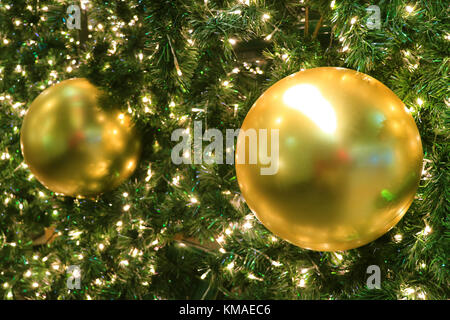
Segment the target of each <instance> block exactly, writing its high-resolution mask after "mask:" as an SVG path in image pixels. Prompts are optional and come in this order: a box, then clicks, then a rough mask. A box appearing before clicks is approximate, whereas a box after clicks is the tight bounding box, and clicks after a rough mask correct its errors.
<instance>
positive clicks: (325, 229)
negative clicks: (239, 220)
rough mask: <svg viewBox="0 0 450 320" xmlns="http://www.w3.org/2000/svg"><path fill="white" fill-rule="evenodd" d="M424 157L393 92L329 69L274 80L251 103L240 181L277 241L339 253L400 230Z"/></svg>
mask: <svg viewBox="0 0 450 320" xmlns="http://www.w3.org/2000/svg"><path fill="white" fill-rule="evenodd" d="M261 129H266V130H267V131H266V132H265V131H260V130H261ZM251 131H254V132H256V137H257V138H255V136H254V135H252V134H250V133H251ZM277 132H278V136H277V134H276V133H277ZM271 133H272V134H273V136H272V135H271ZM264 136H266V137H267V139H266V140H267V141H266V142H267V143H265V140H264V139H261V138H264ZM277 138H278V139H277ZM266 145H267V148H266V149H267V150H266V149H265V148H264V147H265V146H266ZM277 146H278V153H277ZM255 147H256V148H255ZM252 148H253V149H252ZM271 153H272V154H271ZM252 154H253V155H254V157H255V160H254V161H253V163H252V161H251V156H252ZM276 156H278V157H276ZM422 157H423V154H422V144H421V141H420V136H419V132H418V130H417V127H416V124H415V123H414V120H413V118H412V116H411V115H410V114H409V113H408V112H407V111H406V110H405V106H404V104H403V103H402V101H401V100H400V99H399V98H398V97H397V96H396V95H395V94H394V93H393V92H392V91H391V90H389V89H388V88H387V87H386V86H385V85H383V84H382V83H381V82H379V81H378V80H376V79H374V78H372V77H370V76H368V75H366V74H363V73H360V72H356V71H353V70H349V69H344V68H332V67H324V68H314V69H309V70H305V71H301V72H298V73H295V74H293V75H290V76H288V77H286V78H284V79H282V80H280V81H278V82H277V83H275V84H274V85H273V86H271V87H270V88H269V89H268V90H267V91H266V92H264V93H263V95H262V96H261V97H260V98H259V99H258V100H257V101H256V102H255V104H254V105H253V107H252V108H251V109H250V111H249V112H248V114H247V116H246V118H245V120H244V122H243V124H242V128H241V131H240V133H239V136H238V141H237V152H236V174H237V179H238V183H239V187H240V189H241V191H242V194H243V197H244V198H245V200H246V201H247V204H248V206H249V208H250V209H251V210H252V211H253V212H254V213H255V215H256V216H257V217H258V219H259V220H260V221H261V222H262V223H263V224H264V225H265V226H266V227H267V228H268V229H269V230H270V231H272V232H273V233H274V234H276V235H278V236H279V237H281V238H283V239H285V240H287V241H289V242H291V243H293V244H295V245H297V246H299V247H302V248H306V249H312V250H318V251H340V250H348V249H352V248H356V247H359V246H362V245H365V244H367V243H369V242H371V241H373V240H375V239H377V238H378V237H380V236H381V235H383V234H384V233H386V232H387V231H388V230H389V229H391V228H392V227H393V226H395V225H396V224H397V222H398V221H399V220H400V219H401V218H402V216H403V215H404V214H405V213H406V211H407V210H408V208H409V206H410V205H411V203H412V201H413V199H414V195H415V193H416V190H417V187H418V184H419V180H420V176H421V172H422V170H421V169H422ZM276 159H278V161H276ZM275 162H278V163H276V164H275V165H274V163H275ZM270 167H272V169H270ZM264 169H265V170H264Z"/></svg>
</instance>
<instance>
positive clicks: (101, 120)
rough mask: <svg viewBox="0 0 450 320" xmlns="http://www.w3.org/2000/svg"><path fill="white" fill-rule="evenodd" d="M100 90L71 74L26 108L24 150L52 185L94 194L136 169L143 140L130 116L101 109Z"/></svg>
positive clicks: (35, 171) (79, 194) (29, 161)
mask: <svg viewBox="0 0 450 320" xmlns="http://www.w3.org/2000/svg"><path fill="white" fill-rule="evenodd" d="M99 95H100V91H99V90H98V89H97V88H96V87H95V86H93V85H92V84H90V83H89V82H88V81H87V80H86V79H70V80H66V81H63V82H61V83H59V84H57V85H54V86H52V87H50V88H48V89H46V90H45V91H44V92H42V93H41V94H40V95H39V96H38V97H37V98H36V99H35V100H34V101H33V103H32V104H31V106H30V108H29V109H28V112H27V114H26V116H25V118H24V120H23V125H22V129H21V135H20V143H21V148H22V154H23V156H24V158H25V162H26V163H27V164H28V166H29V168H30V170H31V172H32V173H33V174H34V175H35V177H36V178H37V179H38V180H39V181H40V182H41V183H42V184H43V185H44V186H46V187H47V188H48V189H50V190H52V191H54V192H58V193H62V194H65V195H68V196H74V197H94V196H96V195H98V194H101V193H103V192H105V191H108V190H111V189H113V188H115V187H116V186H118V185H119V184H120V183H122V182H123V181H124V180H125V179H127V178H128V177H129V176H130V175H131V174H132V173H133V171H134V169H135V168H136V165H137V163H138V159H139V154H140V149H141V142H140V140H139V138H138V137H137V135H136V132H135V130H134V128H133V126H132V123H131V121H130V119H129V117H128V116H127V115H125V114H122V113H120V112H118V111H113V112H105V111H102V110H101V109H100V108H99V105H98V98H99Z"/></svg>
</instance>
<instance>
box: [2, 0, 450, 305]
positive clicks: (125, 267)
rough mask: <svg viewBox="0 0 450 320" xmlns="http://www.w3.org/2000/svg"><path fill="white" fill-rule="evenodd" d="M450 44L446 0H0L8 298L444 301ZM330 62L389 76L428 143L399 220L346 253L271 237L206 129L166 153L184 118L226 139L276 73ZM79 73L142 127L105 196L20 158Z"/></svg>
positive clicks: (187, 125) (189, 126) (188, 127)
mask: <svg viewBox="0 0 450 320" xmlns="http://www.w3.org/2000/svg"><path fill="white" fill-rule="evenodd" d="M449 40H450V31H449V30H448V8H447V6H446V3H445V2H444V1H427V0H421V1H416V2H411V3H405V2H403V1H397V0H395V1H390V2H384V1H379V2H374V3H369V2H365V1H356V2H355V1H306V0H305V1H298V0H295V1H292V0H289V1H267V0H266V1H259V0H232V1H223V0H217V1H215V0H207V1H195V0H175V1H169V0H162V1H159V0H158V1H157V0H154V1H143V0H132V1H97V0H94V1H93V0H91V1H81V2H78V1H22V0H17V1H16V0H15V1H2V2H1V3H0V80H1V82H0V108H1V113H0V155H1V157H0V298H2V299H289V300H292V299H448V297H449V296H448V293H449V292H448V275H449V271H448V266H447V264H448V252H449V231H448V226H449V221H448V211H449V205H448V199H449V191H448V170H449V168H448V154H449V146H448V109H447V108H448V97H447V94H446V88H447V86H448V63H449V61H448V47H449V46H448V42H449ZM323 66H333V67H346V68H350V69H354V70H357V71H361V72H364V73H366V74H368V75H370V76H372V77H374V78H376V79H378V80H379V81H381V82H382V83H384V84H385V85H386V86H387V87H389V88H390V89H391V90H392V91H393V92H394V93H395V94H396V95H397V96H398V97H399V98H400V99H401V100H402V101H403V103H404V104H405V106H406V108H407V109H408V111H409V112H410V113H411V115H412V116H413V118H414V120H415V122H416V124H417V127H418V129H419V133H420V136H421V140H422V145H423V151H424V166H423V171H422V178H421V181H420V186H419V189H418V191H417V193H416V196H415V200H414V201H413V203H412V205H411V207H410V208H409V210H408V212H407V213H406V214H405V216H404V217H403V219H402V220H401V221H400V222H399V223H398V224H397V225H396V226H395V227H394V228H393V229H391V230H390V231H389V232H388V233H387V234H385V235H384V236H382V237H380V238H378V239H377V240H375V241H373V242H370V243H369V244H367V245H365V246H363V247H360V248H357V249H352V250H348V251H339V252H317V251H310V250H306V249H301V248H298V247H296V246H294V245H292V244H290V243H288V242H286V241H284V240H282V239H279V238H277V237H276V236H275V235H273V234H272V233H271V232H270V231H269V230H268V229H266V228H265V227H264V226H263V225H262V224H261V223H259V222H258V220H257V219H256V218H255V217H254V215H253V213H252V212H251V211H250V209H249V208H248V206H247V205H246V203H245V201H244V199H243V197H242V195H241V191H240V189H239V186H238V183H237V179H236V170H235V167H234V165H232V164H229V163H224V164H219V163H216V162H214V161H200V162H198V161H194V160H195V159H196V155H198V151H199V150H198V147H197V148H196V144H195V141H194V143H193V148H190V149H188V150H182V151H181V158H183V159H186V161H185V162H181V163H180V164H175V163H174V162H173V161H172V157H171V155H172V150H173V148H174V146H175V145H176V143H177V142H176V141H175V140H174V139H172V135H173V133H174V132H175V131H176V130H178V129H182V130H183V131H184V132H185V133H181V134H180V136H179V137H186V136H191V135H192V134H193V133H194V131H195V127H194V124H195V122H201V123H202V125H203V126H202V130H203V129H204V130H205V132H206V130H208V129H211V128H213V129H217V130H218V131H219V132H222V134H223V136H225V135H226V131H227V130H229V129H233V130H236V129H239V128H240V127H241V125H242V122H243V120H244V118H245V116H246V115H247V113H248V111H249V109H250V107H251V106H252V105H253V103H254V102H255V101H256V100H257V98H258V97H259V96H260V95H261V94H262V93H263V92H264V91H265V90H266V89H267V88H269V87H270V86H271V85H273V84H274V83H276V82H277V81H278V80H281V79H282V78H284V77H286V76H288V75H290V74H293V73H295V72H298V71H299V70H303V69H310V68H314V67H323ZM71 78H87V79H88V80H89V81H90V82H91V83H92V84H93V85H95V86H97V87H98V88H100V89H101V90H102V91H103V92H105V93H107V96H108V99H109V101H110V102H111V103H103V104H102V106H103V108H105V111H106V110H108V108H109V106H118V107H119V108H120V109H121V112H122V113H124V114H127V116H129V117H131V118H132V119H133V122H134V123H135V125H136V127H137V129H138V130H139V131H140V133H141V135H142V153H141V156H140V160H139V163H138V164H137V168H136V171H135V172H134V174H133V175H132V176H131V177H130V178H129V179H128V180H126V181H125V182H124V183H122V184H121V185H120V186H118V187H117V188H115V189H113V190H111V191H108V192H105V193H104V194H102V195H100V196H98V197H96V198H95V199H84V198H81V199H77V198H72V197H68V196H64V195H61V194H55V193H53V192H52V191H50V190H48V189H46V188H45V187H44V186H43V185H41V184H40V183H39V181H38V180H37V179H36V178H35V177H34V176H33V175H32V174H31V172H30V170H29V168H28V166H27V164H26V163H25V162H24V158H23V156H22V154H21V148H20V132H21V128H22V123H23V119H24V116H25V115H26V113H27V110H28V108H29V106H30V104H31V102H32V101H33V100H34V99H35V98H36V97H37V96H38V95H39V94H40V93H41V92H42V91H44V90H45V89H46V88H48V87H51V86H52V85H54V84H56V83H59V82H62V81H64V80H68V79H71ZM216 133H217V132H216ZM206 147H207V144H206V143H205V144H204V145H203V149H202V150H200V154H201V152H202V151H205V149H206ZM206 151H208V150H206ZM216 151H217V149H216ZM233 152H234V150H233V148H227V147H224V148H223V153H224V154H225V155H227V154H229V153H231V155H233ZM206 155H207V156H208V157H209V156H210V154H208V152H206ZM208 157H206V158H208ZM211 158H214V157H212V156H211V157H209V158H208V159H211ZM224 158H225V157H224ZM203 160H205V157H204V159H203ZM369 183H370V181H369ZM387 196H388V197H389V194H388V195H387ZM374 265H375V266H378V268H379V270H380V280H381V282H380V286H379V288H377V286H375V288H373V287H372V286H370V285H369V283H368V278H369V276H370V274H369V273H368V270H372V269H373V268H372V269H371V268H370V266H374Z"/></svg>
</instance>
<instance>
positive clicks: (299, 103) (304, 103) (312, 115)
mask: <svg viewBox="0 0 450 320" xmlns="http://www.w3.org/2000/svg"><path fill="white" fill-rule="evenodd" d="M283 101H284V103H286V104H287V105H288V106H289V107H291V108H293V109H296V110H298V111H300V112H302V113H303V114H304V115H305V116H307V117H308V118H309V119H311V121H313V122H314V123H315V124H316V125H317V126H318V127H319V128H320V129H322V131H323V132H324V133H328V134H332V133H334V132H335V131H336V127H337V119H336V113H335V111H334V109H333V107H332V106H331V104H330V103H329V102H328V100H326V99H325V98H324V97H323V96H322V94H321V93H320V91H319V90H318V89H317V88H316V87H315V86H312V85H310V84H298V85H295V86H293V87H291V88H289V89H287V90H286V92H285V93H284V95H283Z"/></svg>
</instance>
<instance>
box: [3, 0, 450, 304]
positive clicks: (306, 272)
mask: <svg viewBox="0 0 450 320" xmlns="http://www.w3.org/2000/svg"><path fill="white" fill-rule="evenodd" d="M300 2H301V3H302V2H303V1H300ZM204 3H205V5H206V6H207V5H208V1H207V0H205V1H204ZM250 3H251V0H239V1H237V4H239V5H241V6H249V5H250ZM81 4H82V9H83V10H88V11H89V10H92V4H91V3H90V2H89V1H82V3H81ZM335 6H336V3H335V1H334V0H333V1H331V3H330V7H331V9H334V8H335ZM10 9H11V5H9V4H6V5H4V6H0V10H10ZM26 9H27V10H29V11H35V10H38V11H40V12H41V13H42V14H41V17H40V22H39V23H45V22H46V21H47V17H46V13H48V11H49V8H48V7H47V6H42V7H40V8H38V7H36V6H31V5H29V6H27V7H26ZM419 10H420V8H418V7H417V6H416V5H414V4H407V5H405V7H404V15H406V16H408V15H411V16H412V15H414V14H415V13H416V12H417V11H419ZM209 12H211V11H209ZM228 14H233V15H240V14H242V10H240V9H233V10H232V11H229V12H228ZM271 19H272V17H271V15H270V14H269V13H268V12H265V13H262V14H261V20H262V21H264V22H266V23H270V25H271V26H273V27H274V28H273V31H272V32H271V33H269V34H266V35H264V40H266V41H271V40H272V39H273V37H274V35H275V33H276V32H277V31H279V30H278V28H277V27H276V26H275V25H273V24H272V23H271V22H270V21H271ZM107 20H108V24H106V23H95V22H94V21H89V23H88V29H89V31H90V32H91V33H90V34H89V36H88V37H89V38H90V39H92V38H93V35H92V33H93V32H95V34H96V35H98V34H102V36H104V37H106V38H107V39H109V41H110V43H111V48H110V49H109V50H108V52H107V55H109V56H113V55H116V54H117V50H118V48H120V47H121V46H122V45H123V44H124V43H125V42H126V41H128V39H127V38H126V36H125V35H124V31H123V28H125V27H130V26H136V25H138V26H140V25H141V23H142V22H141V20H140V18H139V17H138V16H137V15H134V16H133V18H132V19H131V20H130V21H128V22H125V21H119V19H118V18H117V17H116V16H113V15H110V16H108V18H107ZM358 22H359V19H358V17H353V18H351V20H350V25H351V26H353V25H356V24H357V23H358ZM13 23H14V25H15V26H17V27H23V26H30V27H35V28H39V27H40V24H38V25H36V26H33V24H32V23H28V22H26V21H22V20H20V19H17V18H16V19H13ZM351 28H352V27H351ZM351 28H350V31H349V32H351V31H352V29H351ZM57 33H58V32H56V34H57ZM56 34H55V36H56ZM59 34H60V35H61V36H62V38H63V39H65V40H66V43H65V46H66V48H67V49H73V48H74V46H79V44H80V41H78V40H76V36H75V32H73V31H65V30H62V31H59ZM192 34H193V30H192V29H189V30H187V32H186V33H185V34H184V37H185V38H186V41H187V43H188V45H190V46H195V44H196V43H195V39H193V37H192ZM445 39H446V40H450V35H449V34H446V35H445ZM224 41H226V42H228V43H229V45H231V46H236V45H237V44H238V43H239V39H236V38H234V37H230V38H228V39H224ZM0 43H2V44H3V45H4V46H8V45H11V44H12V43H14V39H13V38H11V37H9V38H8V37H7V35H5V34H2V33H0ZM36 43H37V42H36V40H31V39H29V40H26V45H27V46H34V45H36ZM339 44H340V45H341V49H340V52H342V54H347V53H349V52H350V51H351V46H350V43H349V42H347V38H346V37H345V36H340V37H339ZM420 48H421V46H420V44H417V45H416V50H414V53H412V52H411V51H409V50H403V51H402V54H403V56H404V63H405V66H406V67H407V68H408V69H409V70H410V71H414V70H416V69H417V68H418V67H419V65H420V56H419V53H420ZM156 49H158V47H156ZM281 50H282V51H281V52H276V53H275V54H276V56H277V57H279V58H280V59H282V60H283V61H288V60H289V59H290V53H289V50H287V49H281ZM155 51H156V50H155ZM172 52H173V51H172ZM173 54H174V57H175V61H177V60H176V59H177V58H176V54H175V52H173ZM151 57H152V55H147V54H146V53H145V52H139V53H138V54H137V55H136V59H137V60H139V61H140V62H141V63H144V62H145V61H148V60H149V59H151ZM91 58H92V54H91V53H89V52H88V53H85V54H84V56H83V57H72V56H71V55H66V56H65V59H64V60H65V63H64V64H59V65H58V66H57V65H56V60H57V57H48V58H46V59H36V60H35V64H38V65H41V66H46V67H48V69H49V73H48V77H47V79H43V80H42V81H40V82H38V83H37V87H38V88H39V89H41V90H44V89H45V88H47V87H49V86H51V85H53V84H55V83H58V82H60V81H62V80H63V79H64V78H67V77H68V76H69V75H70V74H71V73H72V72H74V71H76V70H77V69H78V68H79V67H80V66H81V65H83V64H87V63H88V61H89V60H90V59H91ZM56 67H57V68H56ZM109 67H110V66H109V65H108V64H105V65H104V66H103V68H104V69H107V68H109ZM175 68H176V71H177V75H178V76H179V77H182V76H183V72H182V69H181V67H180V65H179V63H178V62H177V63H176V65H175ZM57 69H59V70H60V71H58V70H57ZM4 70H5V68H4V67H3V66H0V81H1V80H3V77H4V76H5V75H4ZM14 72H15V73H16V74H17V75H18V76H22V77H27V74H28V72H27V67H25V66H22V65H20V64H18V65H16V67H15V68H14ZM240 72H248V73H251V74H254V75H257V74H260V75H261V74H263V73H264V71H263V70H262V69H261V66H260V65H259V61H256V62H255V63H249V62H243V63H242V64H240V65H237V66H233V68H232V69H231V70H230V71H229V72H228V73H227V77H226V78H225V79H219V80H218V81H220V84H221V85H222V86H223V87H224V88H232V87H233V85H234V84H233V81H234V77H233V75H235V74H238V73H240ZM140 101H141V102H142V111H143V112H142V113H140V112H139V110H137V109H133V108H131V107H128V110H127V112H129V113H130V114H132V113H137V115H138V116H145V115H149V114H153V112H154V110H153V104H152V99H151V93H150V92H149V91H148V90H145V88H144V90H142V94H141V97H140ZM424 104H426V101H425V98H424V97H423V96H417V97H416V100H415V103H407V105H408V107H407V110H408V111H410V112H416V111H417V110H418V109H419V108H420V107H422V106H423V105H424ZM0 105H1V106H2V109H4V110H5V108H8V109H6V110H8V112H11V113H12V114H15V115H16V116H17V117H19V118H23V117H24V115H25V114H26V112H27V107H28V102H27V101H16V100H15V98H14V96H13V95H12V94H9V93H6V92H4V93H0ZM175 106H176V102H174V101H172V102H170V104H169V108H170V110H171V113H170V117H171V118H176V119H177V120H179V121H181V122H183V123H185V122H186V121H189V115H186V114H176V111H175V108H174V107H175ZM238 108H239V105H238V104H234V105H233V106H232V109H233V111H234V115H235V116H236V115H237V111H238ZM191 111H192V112H204V111H205V110H204V109H200V108H193V109H192V110H191ZM11 130H12V131H11V134H13V135H18V134H19V128H18V127H17V126H14V127H13V128H12V129H11ZM186 130H189V128H187V129H186ZM156 144H157V142H156ZM185 156H186V157H190V154H186V155H185ZM18 157H19V155H18V154H17V150H14V152H13V151H12V150H8V149H5V150H0V161H7V162H8V161H9V162H13V161H17V158H18ZM430 163H431V160H428V159H425V160H424V168H423V173H422V177H423V179H424V180H428V179H430V178H431V174H430V173H429V168H430V167H431V166H430ZM17 170H28V167H27V165H26V164H25V163H23V162H22V163H21V164H20V165H19V166H18V167H17ZM154 174H155V173H154V171H153V169H152V166H151V164H149V166H148V170H147V172H146V175H145V176H144V177H142V179H143V181H144V182H145V183H144V184H145V185H146V186H147V188H149V187H150V183H151V181H152V177H153V176H154ZM27 179H28V180H29V181H32V180H33V179H34V177H33V175H32V174H31V173H30V174H29V175H28V178H27ZM183 179H185V178H184V177H183V175H182V173H180V172H178V173H177V174H176V175H175V176H174V177H173V178H172V179H171V180H170V181H168V183H169V184H170V185H171V186H173V187H174V188H180V186H181V182H182V181H183ZM0 185H1V183H0ZM41 188H42V187H41ZM41 188H37V189H36V190H35V191H34V195H35V196H36V197H38V198H40V199H43V200H45V201H51V200H52V198H54V197H62V195H58V194H54V193H53V194H51V195H49V194H48V191H47V190H45V189H41ZM222 194H223V195H224V196H225V197H227V198H228V199H229V201H230V202H231V203H232V205H233V206H234V207H235V208H239V207H240V206H241V205H242V204H243V199H242V197H241V196H240V195H236V194H233V193H232V192H231V191H229V190H224V191H222ZM1 197H2V202H3V204H4V205H5V206H9V205H15V206H16V207H17V208H18V209H19V210H20V211H21V212H22V211H23V209H24V203H23V201H22V200H21V199H19V198H17V197H16V196H15V195H14V194H13V193H11V192H7V191H4V192H3V194H1ZM122 198H123V206H122V208H121V210H122V212H124V213H128V215H127V217H130V216H132V212H133V203H132V201H131V196H130V194H129V193H128V192H123V193H122ZM186 205H188V206H200V205H201V200H199V197H198V196H197V195H196V194H194V193H192V194H189V195H188V196H187V198H186ZM48 214H50V215H51V216H52V217H53V218H54V221H55V222H57V220H58V219H59V217H60V215H61V214H62V212H60V211H59V210H58V208H56V209H54V210H53V211H51V212H49V213H48ZM255 223H258V222H257V221H256V219H255V217H254V215H252V214H249V215H246V216H244V217H243V218H242V219H241V220H240V221H238V222H233V223H230V224H229V225H228V227H226V228H225V229H224V230H223V231H222V232H221V233H219V234H217V236H216V237H214V240H215V242H216V243H217V244H218V245H217V249H214V250H217V252H218V253H217V254H221V255H226V254H227V249H226V248H227V242H228V241H229V240H230V239H231V238H232V237H233V234H234V233H235V232H241V233H247V232H254V231H253V229H254V225H255ZM115 227H116V231H117V232H118V233H120V232H122V231H123V230H124V229H125V228H130V229H137V230H140V231H144V230H146V229H147V227H146V223H145V221H144V220H142V219H137V220H136V219H134V220H133V219H127V221H126V223H125V222H124V219H123V217H121V218H120V219H119V220H117V221H116V222H115ZM166 231H167V228H162V229H161V231H160V232H159V235H158V234H156V235H155V237H154V240H153V241H152V242H151V243H150V245H149V248H153V250H155V251H158V250H159V249H161V246H162V245H164V243H163V242H162V241H161V236H162V235H163V234H164V233H165V232H166ZM64 233H66V236H67V238H68V239H70V240H71V241H75V244H76V246H80V243H81V242H80V241H81V240H82V238H83V236H84V234H83V231H82V230H78V229H73V230H70V231H67V230H65V231H64V232H62V231H58V235H59V236H62V235H63V234H64ZM431 233H432V228H431V227H430V226H429V225H428V223H427V222H425V221H424V228H423V230H422V231H421V232H419V233H418V234H416V235H415V236H416V237H417V239H419V240H420V241H425V240H426V237H427V236H428V235H429V234H431ZM1 236H2V234H1V233H0V237H1ZM392 240H393V241H394V242H396V243H399V242H401V241H402V240H403V235H402V234H401V233H397V234H395V235H394V236H393V239H392ZM278 241H279V239H278V238H277V237H275V236H273V235H269V236H268V238H267V242H268V245H270V244H274V243H277V242H278ZM0 243H2V242H1V241H0ZM110 243H111V239H110V238H109V237H108V236H105V237H104V238H103V239H101V240H99V242H97V243H95V244H93V247H94V248H96V250H98V252H103V251H104V250H106V249H107V247H108V246H109V245H110ZM22 244H23V243H16V242H4V246H10V247H20V246H21V245H22ZM179 246H180V248H183V247H186V246H187V244H186V243H184V242H182V241H181V242H179ZM147 249H148V248H147ZM75 251H76V252H78V253H76V254H75V255H74V256H73V257H72V259H71V260H70V264H76V263H77V262H79V261H83V260H85V259H86V258H87V257H86V256H85V254H83V250H82V248H80V250H75ZM143 254H144V252H143V250H142V248H135V247H132V248H130V249H128V250H127V251H126V252H123V253H122V254H120V255H119V256H118V257H117V259H118V260H117V261H118V265H119V267H120V269H126V268H127V267H129V266H130V264H131V263H130V261H132V259H142V257H143ZM332 256H333V262H334V263H335V264H336V265H340V264H342V263H344V262H345V253H333V254H332ZM265 258H267V259H268V261H269V262H270V264H271V266H272V268H282V267H283V263H281V262H280V261H276V260H272V259H271V258H270V257H268V256H265ZM33 261H36V262H37V261H40V262H41V263H45V264H48V266H49V267H48V269H47V270H45V271H42V269H41V268H39V270H35V269H34V268H33ZM224 261H225V262H224V265H223V272H228V273H231V274H232V273H234V272H242V271H243V270H246V267H245V266H243V265H240V263H239V262H240V260H239V258H236V256H235V258H233V260H227V259H225V260H224ZM25 264H27V265H29V266H30V268H29V269H28V270H27V271H26V272H25V273H23V274H22V275H17V278H19V279H26V280H27V283H29V286H30V290H33V291H34V292H35V296H36V298H41V299H45V298H46V294H45V292H46V289H47V288H48V287H49V283H50V282H51V279H52V278H54V276H57V275H62V274H65V273H66V271H67V268H68V267H69V264H68V263H63V262H61V261H60V260H59V259H58V257H57V255H56V254H50V255H46V256H42V257H41V256H40V254H39V253H34V254H33V255H32V257H31V261H26V262H25ZM418 266H419V268H420V269H425V268H426V267H427V266H426V263H425V262H423V261H419V262H418ZM349 267H350V266H347V268H346V269H345V270H344V271H343V272H346V271H348V268H349ZM146 271H147V274H148V275H149V276H148V277H147V278H146V279H145V280H144V281H143V282H142V283H141V284H142V285H143V286H149V285H150V284H151V277H153V276H156V275H158V266H157V265H156V264H151V265H149V266H147V270H146ZM75 272H78V271H75ZM245 272H246V274H247V278H248V279H249V280H252V281H264V277H262V276H260V275H255V274H254V273H252V272H251V271H249V270H246V271H245ZM314 272H316V270H315V268H314V267H303V268H300V269H299V270H298V272H296V273H295V274H294V275H293V283H296V284H297V287H298V288H299V289H302V288H305V287H307V286H308V280H309V279H310V278H311V274H312V273H314ZM212 273H213V271H212V270H211V269H208V270H205V271H204V272H203V273H202V275H201V276H200V278H201V279H206V278H207V277H208V276H209V275H210V274H212ZM3 274H4V271H1V272H0V275H3ZM72 275H73V276H79V274H72ZM117 277H118V275H117V274H112V275H111V277H110V278H109V279H108V280H106V279H104V278H97V279H95V280H93V281H92V283H90V286H91V288H100V289H101V288H102V287H105V286H107V285H109V284H110V283H114V282H115V281H116V280H117ZM16 281H17V280H16ZM13 283H14V282H13V281H10V282H3V283H2V284H1V286H2V287H3V289H4V290H5V292H6V295H5V298H6V299H13V298H14V294H13ZM40 289H42V290H40ZM69 292H70V290H69ZM91 294H92V293H91ZM85 297H86V299H92V297H91V295H89V294H88V293H87V292H86V294H85ZM399 298H400V299H404V298H415V299H426V292H424V290H423V289H422V288H420V287H418V286H413V285H408V284H407V283H405V284H403V285H402V287H401V289H400V293H399Z"/></svg>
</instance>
